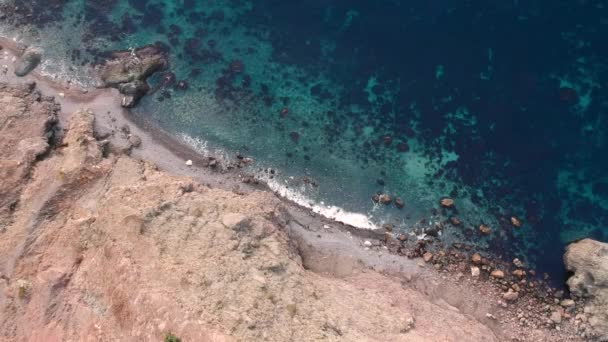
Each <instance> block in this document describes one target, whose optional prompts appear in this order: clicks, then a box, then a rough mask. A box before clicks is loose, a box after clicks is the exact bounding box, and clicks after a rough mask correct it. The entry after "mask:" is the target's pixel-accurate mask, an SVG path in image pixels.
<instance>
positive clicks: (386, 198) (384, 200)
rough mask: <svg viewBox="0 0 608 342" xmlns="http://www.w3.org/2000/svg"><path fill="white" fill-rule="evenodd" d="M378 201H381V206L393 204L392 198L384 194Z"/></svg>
mask: <svg viewBox="0 0 608 342" xmlns="http://www.w3.org/2000/svg"><path fill="white" fill-rule="evenodd" d="M378 201H380V203H381V204H384V205H389V204H391V202H392V199H391V196H390V195H388V194H382V195H380V196H379V197H378Z"/></svg>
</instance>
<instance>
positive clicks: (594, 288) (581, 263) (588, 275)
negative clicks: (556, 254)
mask: <svg viewBox="0 0 608 342" xmlns="http://www.w3.org/2000/svg"><path fill="white" fill-rule="evenodd" d="M564 264H565V266H566V269H567V270H568V271H570V272H573V273H574V274H573V275H572V276H571V277H570V279H568V287H569V288H570V292H571V293H572V295H573V296H576V297H579V298H588V301H587V304H586V305H585V314H586V315H588V316H589V319H588V320H589V326H590V327H591V330H592V333H593V335H595V337H597V338H598V339H599V340H601V341H608V244H607V243H602V242H598V241H594V240H591V239H584V240H581V241H578V242H575V243H572V244H570V245H569V246H568V248H567V249H566V253H565V254H564Z"/></svg>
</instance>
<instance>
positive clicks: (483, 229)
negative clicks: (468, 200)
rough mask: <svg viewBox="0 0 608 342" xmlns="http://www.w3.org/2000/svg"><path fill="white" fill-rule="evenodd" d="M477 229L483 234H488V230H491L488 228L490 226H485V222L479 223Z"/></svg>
mask: <svg viewBox="0 0 608 342" xmlns="http://www.w3.org/2000/svg"><path fill="white" fill-rule="evenodd" d="M479 231H480V232H481V234H483V235H488V234H490V232H491V231H492V230H491V229H490V227H488V226H486V225H485V224H481V225H479Z"/></svg>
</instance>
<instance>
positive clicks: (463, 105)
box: [3, 0, 608, 276]
mask: <svg viewBox="0 0 608 342" xmlns="http://www.w3.org/2000/svg"><path fill="white" fill-rule="evenodd" d="M4 3H5V4H10V1H5V2H4ZM58 3H59V5H58V6H57V7H56V8H53V7H51V8H49V9H48V10H47V11H40V10H39V9H40V4H39V3H38V1H33V0H31V1H26V2H25V3H22V6H21V9H20V10H19V11H20V12H19V13H18V14H19V15H22V16H23V18H28V19H24V20H25V21H19V20H18V19H14V20H15V21H14V22H13V23H12V25H13V26H12V28H11V25H8V23H6V24H5V25H4V29H5V30H7V31H9V32H8V33H7V34H11V35H14V36H16V37H18V38H19V39H22V40H24V41H27V42H35V43H37V44H41V45H43V46H44V47H45V49H46V57H47V62H46V64H45V66H44V68H45V70H46V71H48V72H49V73H52V74H56V75H61V76H62V77H69V78H70V79H78V80H79V81H81V82H83V83H87V82H90V78H88V76H87V75H85V74H83V73H82V70H81V69H78V68H77V67H76V68H75V67H74V65H80V64H83V63H85V64H86V63H91V62H94V61H96V60H98V59H99V58H100V55H101V54H100V53H101V52H102V51H108V50H112V49H126V48H131V47H135V46H140V45H144V44H149V43H154V42H156V41H160V42H163V43H165V44H167V45H168V46H169V47H170V49H171V50H170V51H171V67H170V72H173V73H175V75H176V78H177V79H178V80H187V82H188V89H187V90H179V89H176V88H167V89H162V90H161V91H159V92H157V93H155V94H154V95H151V96H149V97H147V98H146V99H145V100H144V101H143V102H142V103H141V104H140V106H139V107H138V108H137V109H136V111H137V112H138V113H140V114H141V115H145V116H146V117H149V118H151V119H152V120H154V121H156V122H158V123H159V124H160V125H161V126H162V127H164V128H165V129H167V130H169V131H170V132H173V133H174V134H176V135H178V136H180V137H184V138H185V140H187V141H188V142H189V143H191V144H193V146H195V147H197V148H200V149H201V151H203V150H219V151H222V152H223V153H226V154H227V155H232V154H233V153H234V152H236V151H240V152H241V153H244V154H247V155H250V156H252V157H253V158H254V159H255V160H256V165H255V168H254V170H252V171H255V170H257V169H259V168H268V167H272V168H275V169H277V170H279V174H278V175H277V177H275V178H274V179H272V180H269V181H270V182H271V185H272V186H273V187H274V189H275V190H277V191H279V192H281V193H283V194H284V195H286V196H287V197H290V198H292V199H294V200H297V201H299V202H300V203H302V204H304V205H311V206H314V207H315V208H316V210H318V211H321V212H323V213H324V214H327V215H330V216H335V217H338V218H340V219H342V220H345V221H347V222H350V223H352V224H355V225H358V226H362V227H369V226H372V225H380V224H382V223H385V222H390V223H393V224H396V225H397V226H399V227H400V228H401V229H403V230H404V231H407V232H412V233H418V234H419V233H420V231H421V230H423V228H424V227H428V226H432V225H434V224H435V223H436V222H445V221H447V219H448V217H450V216H458V217H459V218H460V219H461V220H462V221H463V223H464V224H463V225H461V226H452V225H450V224H446V225H445V228H444V230H443V235H442V236H441V240H442V241H444V242H445V243H447V244H449V243H451V242H454V241H464V242H467V243H472V244H475V245H477V246H478V247H479V248H487V249H488V250H491V251H494V252H495V253H496V254H499V255H503V256H504V257H509V258H510V257H514V256H517V257H520V258H523V259H526V260H527V261H528V262H529V263H531V264H535V265H537V266H538V267H539V268H540V269H542V270H547V271H549V272H551V273H552V274H554V275H557V276H559V275H560V272H561V252H562V248H563V246H564V244H565V243H567V242H569V241H572V240H574V239H577V238H581V237H586V236H592V237H595V238H598V239H604V240H605V239H606V238H607V236H606V235H607V230H606V227H608V225H607V224H608V175H607V174H606V167H607V166H608V160H607V158H605V157H604V156H605V155H606V131H607V128H608V127H607V125H608V124H607V123H606V117H607V116H606V107H607V106H608V99H606V94H605V91H604V90H603V88H602V85H603V84H605V82H606V79H607V73H606V72H607V70H608V69H607V68H606V64H605V60H606V59H605V58H606V57H608V56H606V55H607V54H608V51H606V48H605V44H603V43H602V42H603V40H602V39H603V37H605V33H608V29H607V25H608V24H607V23H608V15H607V14H606V9H605V8H604V6H603V5H602V3H601V2H595V1H586V2H578V3H572V2H570V1H555V2H551V3H549V2H543V3H541V2H538V3H536V2H534V3H526V4H523V3H521V2H517V1H516V2H502V1H501V2H499V1H485V2H481V1H470V2H464V3H463V2H454V1H447V0H443V1H442V0H436V1H428V2H424V4H418V3H404V2H398V1H397V2H395V1H379V2H369V1H352V2H348V3H347V2H340V1H323V2H322V1H308V2H298V1H293V2H278V1H228V0H222V1H188V0H180V1H141V0H130V1H126V0H111V1H82V0H81V1H76V0H69V1H63V2H58ZM37 6H38V7H37ZM30 8H31V9H32V10H33V9H34V8H36V9H37V12H35V13H36V14H35V15H34V16H33V17H25V15H26V14H28V11H29V10H30ZM3 10H4V11H10V10H11V7H10V6H7V7H5V8H3ZM19 15H18V16H15V17H14V18H19ZM25 22H27V23H28V24H29V25H30V26H29V27H27V26H24V25H23V24H24V23H25ZM17 24H18V25H17ZM15 27H18V28H15ZM25 28H27V29H25ZM75 50H77V51H78V53H75V52H74V51H75ZM161 100H162V101H161ZM264 175H265V173H260V176H261V177H263V176H264ZM303 176H307V177H309V178H310V179H313V180H314V181H315V182H316V183H317V184H318V185H319V186H318V187H314V186H311V185H309V184H308V183H307V182H305V181H304V180H303V178H302V177H303ZM377 191H382V192H386V193H389V194H391V195H392V196H393V197H400V198H401V199H403V201H404V202H405V204H406V205H405V208H404V209H403V210H399V209H397V208H395V207H394V206H381V205H375V204H374V203H373V202H372V201H371V199H370V198H371V196H372V195H373V194H374V193H376V192H377ZM443 196H450V197H452V198H454V199H455V200H456V208H457V209H456V210H455V211H446V210H442V209H440V208H439V205H438V201H439V199H440V198H441V197H443ZM511 216H517V217H518V218H519V219H520V220H521V221H522V222H523V226H522V227H521V228H519V229H515V228H514V227H513V226H512V225H511V224H510V223H509V220H510V217H511ZM481 223H484V224H486V225H489V226H490V227H492V231H493V232H492V234H491V235H490V236H481V235H480V234H479V233H478V231H477V227H478V226H479V224H481Z"/></svg>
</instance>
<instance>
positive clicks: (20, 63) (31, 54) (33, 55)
mask: <svg viewBox="0 0 608 342" xmlns="http://www.w3.org/2000/svg"><path fill="white" fill-rule="evenodd" d="M41 60H42V51H40V50H39V49H36V48H31V47H29V48H27V49H25V51H24V52H23V55H21V57H20V58H19V59H17V60H16V61H15V75H17V76H19V77H23V76H25V75H27V74H29V73H30V72H31V71H32V70H34V69H36V67H37V66H38V64H40V61H41Z"/></svg>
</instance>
